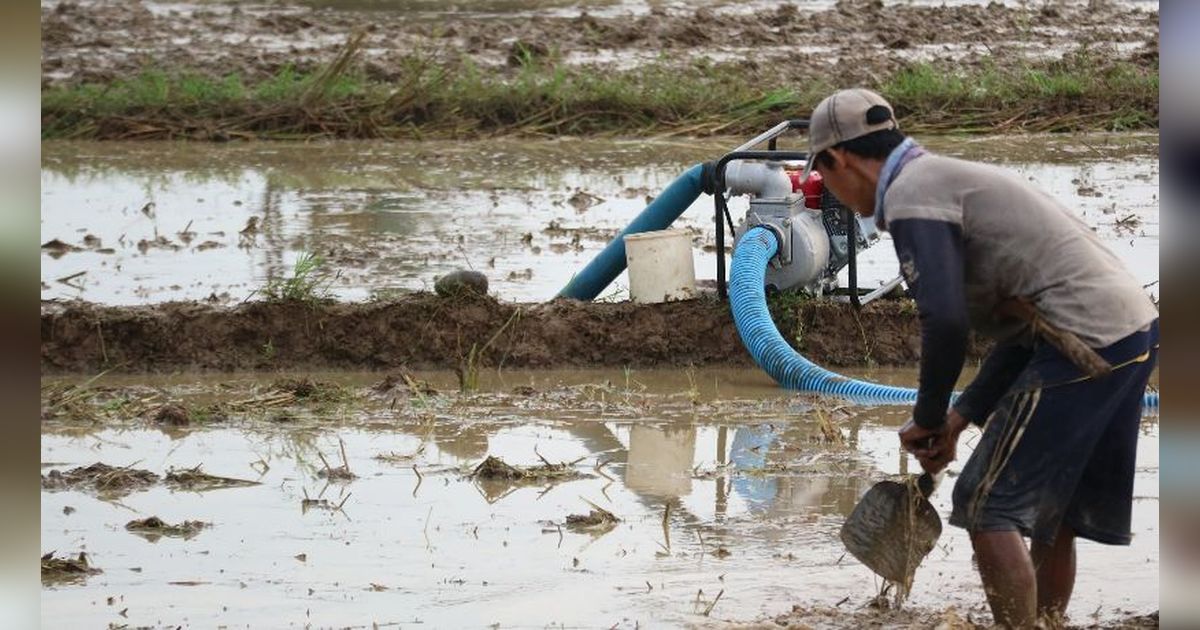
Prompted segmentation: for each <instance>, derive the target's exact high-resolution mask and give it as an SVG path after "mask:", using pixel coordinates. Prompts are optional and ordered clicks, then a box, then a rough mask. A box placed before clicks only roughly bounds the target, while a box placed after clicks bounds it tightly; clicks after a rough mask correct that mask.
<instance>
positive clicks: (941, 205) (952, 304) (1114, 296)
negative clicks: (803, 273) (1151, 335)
mask: <svg viewBox="0 0 1200 630" xmlns="http://www.w3.org/2000/svg"><path fill="white" fill-rule="evenodd" d="M883 200H884V202H883V205H884V208H886V212H885V213H884V215H883V216H884V218H885V223H884V225H883V227H884V229H886V230H887V231H888V232H890V233H891V235H892V239H893V242H894V244H895V247H896V255H897V257H898V258H899V260H900V268H901V272H902V273H903V275H904V277H905V280H906V281H907V283H908V287H909V290H910V292H911V293H912V294H913V297H914V299H915V300H916V302H917V309H918V311H919V313H920V319H921V373H920V387H919V391H918V395H917V403H916V407H915V409H914V411H913V417H914V419H915V421H916V422H917V424H919V425H921V426H923V427H927V428H936V427H938V426H940V425H941V424H942V422H943V420H944V417H945V412H946V409H947V406H948V403H949V399H950V394H951V392H952V391H953V388H954V384H955V381H957V380H958V376H959V374H960V373H961V371H962V366H963V361H964V359H965V356H966V346H967V334H968V331H969V329H971V328H974V329H975V330H977V331H979V332H981V333H983V334H986V335H988V336H991V337H993V338H995V339H997V340H998V341H999V343H998V344H997V347H996V348H995V350H993V352H992V353H991V355H989V357H988V358H987V359H986V360H985V361H984V363H983V365H982V366H981V369H980V373H979V375H978V376H977V377H976V379H975V380H974V381H973V382H972V383H971V385H970V386H968V387H967V389H966V390H965V391H964V392H963V394H962V396H961V397H960V398H959V399H958V401H957V402H956V404H955V408H956V409H957V410H958V411H959V412H960V413H961V414H962V415H963V416H964V417H966V418H967V419H968V420H971V421H972V422H975V423H979V424H982V423H983V422H984V420H986V417H987V415H988V414H990V412H991V409H992V407H993V406H994V405H995V403H996V401H997V400H998V399H999V398H1000V396H1001V395H1003V393H1004V391H1005V390H1007V389H1008V387H1009V385H1010V384H1011V383H1012V381H1013V379H1015V377H1016V375H1017V373H1018V372H1020V368H1021V367H1022V366H1023V365H1024V364H1025V362H1027V361H1028V359H1029V353H1030V351H1029V349H1028V347H1027V346H1023V345H1022V344H1021V343H1019V342H1018V341H1017V337H1018V333H1019V332H1021V331H1022V329H1024V328H1025V325H1024V323H1023V322H1019V321H1015V320H1003V319H998V318H997V317H995V315H994V309H995V308H996V306H997V304H998V303H999V302H1000V301H1002V300H1004V299H1007V298H1010V297H1025V298H1028V299H1030V300H1032V301H1033V303H1034V305H1035V306H1036V307H1037V310H1038V311H1039V312H1040V313H1041V315H1042V317H1044V318H1045V319H1046V321H1048V322H1049V323H1051V324H1053V325H1054V326H1057V327H1059V328H1061V329H1063V330H1066V331H1070V332H1073V333H1075V334H1076V335H1077V336H1078V337H1079V338H1080V339H1081V340H1083V341H1084V342H1085V343H1087V344H1088V345H1089V346H1091V347H1093V348H1102V347H1104V346H1107V345H1109V344H1112V343H1114V342H1116V341H1118V340H1120V339H1122V338H1123V337H1125V336H1127V335H1130V334H1132V333H1134V332H1136V331H1138V330H1142V329H1144V328H1145V327H1146V326H1148V325H1149V324H1150V323H1151V322H1152V321H1153V320H1154V319H1155V318H1156V317H1158V311H1157V309H1156V308H1155V306H1154V304H1153V303H1152V302H1151V301H1150V298H1149V297H1148V296H1147V295H1146V293H1145V291H1143V289H1142V287H1141V286H1140V285H1139V284H1138V283H1137V281H1136V280H1135V279H1134V278H1133V276H1132V275H1131V274H1130V273H1129V272H1128V271H1127V270H1126V269H1125V267H1124V265H1122V264H1121V262H1120V260H1119V259H1118V258H1117V257H1116V256H1115V255H1114V254H1113V253H1112V252H1111V251H1109V250H1108V248H1106V247H1105V246H1104V244H1103V243H1101V242H1100V240H1099V239H1098V238H1097V237H1096V235H1095V234H1094V233H1093V232H1092V230H1091V229H1090V228H1088V227H1087V225H1085V224H1084V223H1083V222H1082V221H1081V220H1079V219H1078V218H1077V217H1075V216H1074V215H1072V214H1071V213H1070V212H1069V211H1068V210H1067V209H1066V208H1065V207H1064V206H1063V205H1062V204H1060V203H1058V202H1057V201H1055V200H1054V199H1053V198H1052V197H1050V196H1049V195H1047V194H1045V193H1043V192H1041V191H1039V190H1037V189H1036V188H1034V187H1033V186H1031V185H1029V183H1027V182H1025V181H1024V180H1022V179H1020V178H1018V177H1016V176H1015V175H1014V174H1012V173H1010V172H1008V171H1005V170H1003V169H1000V168H997V167H994V166H989V165H985V164H978V163H974V162H967V161H964V160H958V159H954V158H949V157H945V156H940V155H934V154H928V153H926V154H924V155H919V156H918V157H915V158H913V159H911V160H909V161H908V162H907V163H906V164H905V165H904V166H903V168H902V169H901V170H900V171H899V173H898V174H896V175H895V178H894V179H893V180H892V182H891V183H890V185H889V186H888V187H887V190H886V192H885V193H884V197H883ZM879 211H880V209H879V208H877V209H876V212H879Z"/></svg>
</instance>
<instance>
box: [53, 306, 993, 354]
mask: <svg viewBox="0 0 1200 630" xmlns="http://www.w3.org/2000/svg"><path fill="white" fill-rule="evenodd" d="M776 310H777V312H776V313H775V320H776V322H778V323H779V327H780V329H781V330H782V331H783V334H784V337H785V338H786V339H788V340H789V343H793V344H795V343H797V342H796V339H797V338H799V344H798V345H799V347H800V349H801V350H802V351H803V352H804V354H805V355H806V356H808V357H809V358H811V359H812V360H814V361H816V362H817V363H819V364H823V365H830V366H856V365H866V364H876V365H912V364H914V362H915V361H917V359H918V357H919V352H920V343H919V330H918V324H917V318H916V314H915V312H914V311H913V309H912V306H911V305H910V304H909V303H907V302H902V301H879V302H875V303H872V304H869V305H868V306H867V307H865V308H864V309H863V310H862V311H861V312H860V313H858V314H857V316H856V314H855V312H854V311H853V310H852V309H851V308H850V307H849V306H848V305H843V304H836V303H830V302H821V301H816V302H805V303H802V304H800V305H799V306H798V307H789V308H788V309H784V308H783V307H779V308H777V309H776ZM41 338H42V372H43V373H46V374H55V373H69V372H85V373H86V372H97V371H100V370H106V369H113V370H116V371H122V372H143V371H151V372H153V371H170V370H181V369H201V370H218V371H223V370H278V369H287V370H308V369H312V370H315V369H379V370H382V369H389V368H394V367H398V366H407V367H410V368H414V369H464V368H469V367H471V366H472V361H473V365H474V366H475V367H484V368H495V367H497V366H502V367H512V368H550V367H584V366H591V367H601V366H614V367H615V366H629V367H653V366H681V365H688V364H693V365H698V366H700V365H749V364H750V363H751V360H750V357H749V355H748V354H747V353H746V350H745V349H744V348H743V347H742V344H741V341H740V339H739V338H738V334H737V331H736V329H735V328H734V325H733V320H732V318H731V316H730V314H729V309H728V307H727V306H726V305H725V304H723V303H720V302H718V301H716V300H715V299H711V298H708V299H699V300H693V301H689V302H675V303H670V304H661V305H652V306H639V305H634V304H631V303H581V302H575V301H569V300H556V301H553V302H548V303H545V304H513V303H504V302H498V301H496V300H493V299H490V298H476V299H457V298H456V299H446V298H439V297H437V296H435V295H432V294H424V293H422V294H414V295H412V296H409V297H406V298H403V299H400V300H397V301H392V302H379V303H374V302H372V303H364V304H320V305H312V304H306V303H278V302H277V303H268V302H261V303H247V304H243V305H240V306H237V307H232V308H230V307H219V306H211V305H207V304H202V303H198V302H175V303H167V304H159V305H153V306H136V307H117V306H101V305H96V304H91V303H86V302H47V303H44V304H43V306H42V315H41ZM472 348H474V351H473V350H472ZM984 350H985V345H984V343H983V342H982V341H979V340H977V341H975V342H974V343H973V344H972V348H971V356H972V357H979V356H982V354H983V352H984ZM473 355H474V356H475V359H474V360H472V358H471V357H472V356H473Z"/></svg>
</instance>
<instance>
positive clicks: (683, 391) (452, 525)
mask: <svg viewBox="0 0 1200 630" xmlns="http://www.w3.org/2000/svg"><path fill="white" fill-rule="evenodd" d="M422 376H424V377H428V378H430V379H431V381H432V382H433V383H434V384H435V385H438V386H441V385H442V384H444V383H446V382H448V378H449V377H448V375H436V374H435V375H422ZM885 376H887V377H888V378H889V379H891V380H895V381H900V382H903V381H909V382H911V381H912V380H914V378H915V374H913V373H911V372H910V373H904V372H890V373H889V374H887V375H885ZM318 377H319V378H321V379H327V380H336V381H338V382H341V383H343V384H346V385H365V384H367V383H370V382H373V381H374V380H377V378H378V377H377V375H356V374H340V375H318ZM261 378H262V377H254V376H246V377H238V376H233V377H224V378H222V379H221V380H220V382H217V380H216V379H214V378H211V377H197V376H187V375H184V376H174V377H150V378H146V377H139V378H137V379H133V380H128V382H123V381H121V380H113V381H106V383H107V384H108V385H110V386H119V385H123V384H132V383H135V382H136V383H137V384H140V385H143V386H149V387H152V388H155V389H156V390H158V391H160V392H165V393H168V394H170V395H172V396H179V397H184V398H186V397H188V396H199V397H210V398H211V397H214V396H215V397H222V396H224V397H226V398H238V397H242V396H245V393H246V392H245V390H246V388H248V387H253V386H254V385H255V384H256V379H261ZM489 378H493V379H495V378H496V377H495V376H494V375H492V376H490V377H489ZM581 383H590V384H587V385H583V384H581ZM515 385H527V386H530V387H532V388H533V393H530V392H528V391H525V392H521V393H509V392H511V391H512V387H514V386H515ZM489 388H490V389H489ZM361 391H366V390H361ZM222 392H223V393H222ZM813 405H814V401H812V400H811V399H805V398H800V397H795V396H788V395H786V394H781V393H780V392H779V390H777V389H775V388H774V387H773V386H772V385H771V384H770V383H769V381H768V380H767V379H766V378H765V377H764V376H763V375H762V374H761V373H759V372H757V371H744V372H739V371H729V370H718V371H698V372H691V373H682V374H681V373H680V372H678V371H676V372H653V371H638V372H634V373H623V372H620V371H596V372H587V373H585V372H570V373H552V372H537V373H508V374H506V375H505V376H504V379H503V381H500V380H494V382H492V383H488V384H486V387H485V391H483V392H481V393H478V394H473V395H464V396H460V395H456V394H448V393H444V394H427V395H423V396H420V397H416V396H414V397H411V398H410V397H406V396H401V397H400V398H399V399H398V400H397V401H396V402H390V401H389V400H387V397H384V398H383V399H380V400H378V401H376V402H375V403H370V404H356V405H352V406H350V407H334V408H322V409H319V410H315V411H314V410H312V409H310V410H308V411H296V412H295V413H291V414H289V415H290V416H291V417H292V418H293V419H292V421H290V422H286V423H281V422H278V421H272V420H270V419H266V418H252V417H246V418H233V419H231V420H230V421H228V422H227V423H225V424H223V425H213V426H211V427H208V428H196V429H171V430H169V431H162V430H159V429H155V428H150V427H149V426H148V425H147V424H146V423H145V422H143V421H138V420H134V419H130V420H129V421H128V422H120V421H118V422H114V423H107V424H104V425H99V426H83V425H80V424H77V423H71V422H65V421H51V422H46V423H44V424H43V440H42V460H43V462H44V464H43V469H44V470H46V469H49V468H67V467H72V466H75V465H86V464H90V463H92V462H95V461H103V462H106V463H110V464H114V465H127V464H134V463H136V467H138V468H146V469H149V470H152V471H154V472H158V473H160V474H161V473H162V472H164V471H166V470H167V469H169V468H171V467H191V466H195V465H196V464H198V463H203V465H204V469H205V470H206V471H208V472H210V473H213V474H217V475H224V476H230V477H238V478H246V479H252V480H256V481H259V482H261V483H260V485H257V486H253V487H249V488H235V489H225V490H215V491H210V492H205V493H195V492H182V491H175V492H173V491H170V490H167V489H165V488H163V487H154V488H152V489H149V490H147V491H143V492H136V493H133V494H130V495H128V496H126V497H123V498H121V499H119V500H100V499H98V498H96V497H95V496H93V495H91V494H84V493H80V492H74V491H62V492H43V494H42V507H41V510H42V512H41V518H42V547H43V551H49V550H52V549H54V550H59V551H60V553H68V552H74V551H78V550H86V551H87V552H88V553H89V554H90V556H91V559H92V562H93V564H94V565H95V566H98V567H100V568H101V569H103V571H104V573H102V574H99V575H96V576H94V577H91V578H89V579H88V580H87V581H86V582H84V583H81V584H63V585H56V586H49V587H47V588H45V589H43V592H42V615H43V619H44V620H46V621H47V622H48V623H51V624H52V625H56V626H63V627H76V626H80V625H94V624H96V623H98V622H99V623H103V622H105V621H112V622H117V623H129V624H130V625H134V626H136V625H144V624H153V625H162V624H166V625H174V624H189V625H195V626H210V625H214V624H216V623H220V624H225V625H229V626H232V625H241V624H249V625H251V626H263V625H270V626H284V625H302V624H303V625H309V624H311V625H313V626H339V627H371V624H373V623H378V624H380V625H381V626H382V625H384V624H388V623H391V624H397V625H402V626H403V625H409V624H415V623H422V624H424V625H427V626H429V627H460V626H483V625H490V624H500V625H501V627H511V626H522V627H526V626H528V627H545V626H546V625H549V624H554V625H558V624H563V625H566V626H575V627H612V626H614V625H616V626H618V627H631V628H632V627H638V626H642V627H646V626H649V627H661V626H665V625H670V626H679V625H684V624H698V625H705V624H706V623H708V622H712V621H713V620H720V619H732V620H739V621H750V620H754V619H757V618H761V617H763V616H767V615H773V614H778V613H781V612H785V611H787V610H789V609H790V608H791V606H792V604H795V603H802V604H805V605H813V604H825V605H829V606H833V605H837V604H839V603H840V605H841V606H842V607H844V608H846V609H858V608H860V607H861V606H863V605H864V604H865V603H866V602H867V601H868V600H869V599H870V598H871V596H872V595H873V594H874V593H875V592H876V589H877V587H878V584H877V582H876V581H875V580H874V579H873V577H872V576H871V574H870V573H869V571H868V570H867V569H865V568H864V567H862V566H860V565H858V564H857V563H856V562H855V561H854V560H853V559H851V558H849V557H847V556H845V555H844V554H843V551H842V548H841V545H840V543H839V542H838V540H837V529H838V527H839V526H840V524H841V522H842V520H843V519H844V518H845V516H846V515H847V514H848V513H849V511H850V509H851V508H852V507H853V505H854V502H855V501H856V499H857V497H858V496H859V495H860V494H861V493H862V492H864V491H865V489H866V488H867V487H868V486H869V484H870V483H872V482H873V481H874V480H876V479H879V478H881V477H883V476H885V475H889V474H895V473H898V472H902V471H905V470H908V469H909V467H910V466H912V465H913V464H912V462H909V461H906V460H905V459H904V458H903V457H901V455H900V453H899V450H898V448H897V445H896V440H895V433H894V431H895V427H896V425H897V424H898V423H899V422H900V421H902V420H903V419H904V415H905V412H906V410H905V409H900V408H888V407H876V408H854V409H841V410H831V409H829V408H828V407H823V408H822V411H821V412H820V413H821V414H825V416H826V417H830V418H832V419H833V420H834V422H835V423H836V425H837V427H838V430H839V432H840V434H841V435H842V437H843V439H844V440H845V442H846V445H845V446H838V445H833V444H829V443H827V442H822V441H821V439H820V437H819V436H820V435H821V433H820V431H819V429H818V412H817V411H816V410H815V409H816V408H814V406H813ZM974 439H975V438H974V436H969V437H968V438H967V439H966V443H967V444H968V445H970V444H973V443H974ZM339 440H340V441H341V442H342V443H343V444H344V447H345V451H346V453H347V457H348V460H349V466H350V469H351V470H352V471H353V472H354V473H355V474H356V475H357V476H358V477H357V479H355V480H353V481H349V482H347V483H333V484H328V483H326V480H325V479H323V478H321V477H319V476H318V472H319V471H320V470H322V468H323V465H322V464H321V463H320V456H319V455H318V452H320V453H322V454H324V455H325V456H326V457H327V458H329V459H331V460H332V461H333V462H335V463H336V462H340V458H339V457H338V456H337V455H336V453H338V451H339ZM1157 451H1158V425H1157V423H1156V422H1153V421H1151V422H1148V423H1147V424H1146V425H1145V427H1144V430H1143V435H1142V440H1141V443H1140V451H1139V464H1138V465H1139V472H1138V477H1137V482H1136V487H1135V490H1134V492H1135V495H1136V496H1137V500H1136V501H1135V505H1134V530H1135V532H1136V535H1135V538H1134V542H1133V545H1132V546H1130V547H1128V548H1100V547H1099V546H1094V545H1089V544H1083V545H1081V548H1080V561H1079V565H1080V567H1081V571H1080V576H1079V581H1078V584H1077V587H1076V597H1075V599H1074V601H1073V603H1072V608H1071V611H1070V612H1071V614H1072V615H1073V616H1074V618H1075V620H1076V621H1077V622H1084V621H1091V620H1092V619H1101V620H1103V619H1109V618H1112V617H1115V616H1119V615H1120V614H1122V612H1121V611H1135V612H1146V611H1151V610H1155V609H1157V606H1158V604H1157V599H1158V597H1157V592H1158V562H1159V555H1158V545H1157V540H1158V460H1157ZM489 454H490V455H497V456H500V457H503V458H504V459H505V460H506V461H508V462H509V463H512V464H517V465H525V466H531V465H536V464H538V463H539V455H540V456H541V457H544V458H546V459H547V460H549V461H551V462H574V468H575V469H576V470H578V471H579V472H581V473H584V474H586V475H589V476H588V477H585V478H582V479H579V480H575V481H565V482H559V483H554V484H545V483H543V484H534V485H527V486H526V485H517V486H509V485H505V484H503V483H484V482H481V481H475V480H472V479H470V478H468V477H467V476H466V475H465V473H466V472H468V471H469V470H470V469H471V468H472V467H473V466H474V465H476V464H477V463H479V462H480V461H481V460H482V459H483V458H484V457H485V456H486V455H489ZM379 456H387V457H390V459H388V460H383V459H377V457H379ZM602 462H603V465H602V466H600V467H599V468H598V467H597V465H598V464H600V463H602ZM263 464H266V465H265V466H264V465H263ZM414 466H415V467H416V469H415V470H414ZM956 469H957V465H956V467H955V468H954V469H952V470H956ZM418 472H419V473H420V474H418ZM949 494H950V492H949V490H948V488H943V489H942V490H941V491H940V492H939V493H938V494H937V495H936V499H935V503H936V505H937V507H938V510H939V512H940V513H941V514H942V516H943V518H945V517H946V516H947V514H948V510H949ZM306 496H307V497H309V498H313V499H316V498H318V497H319V498H321V499H325V500H328V501H329V502H330V503H331V504H334V505H337V504H341V506H342V511H330V510H324V509H319V508H318V509H310V510H308V511H304V510H302V508H301V501H302V500H303V499H304V498H305V497H306ZM585 500H586V501H590V502H593V503H595V504H596V505H598V506H600V507H602V508H604V509H606V510H609V511H611V512H612V513H613V514H615V515H616V516H618V517H619V518H620V519H622V520H621V522H620V523H618V524H617V525H616V526H615V527H613V528H612V529H611V530H608V531H592V532H577V531H573V530H572V529H570V528H568V527H566V526H564V525H563V523H564V521H565V519H566V516H567V515H569V514H581V513H587V512H588V511H589V509H590V507H589V504H588V503H587V502H586V501H585ZM343 501H344V503H343ZM667 505H670V509H669V511H667V512H666V518H665V525H664V511H665V510H666V509H667V508H666V506H667ZM68 506H69V507H70V508H72V510H66V508H67V507H68ZM68 511H69V512H70V513H69V514H68V513H66V512H68ZM151 515H157V516H159V517H161V518H163V519H164V520H166V521H168V522H178V521H183V520H196V519H198V520H202V521H207V522H210V523H212V527H210V528H208V529H205V530H203V531H201V532H200V533H199V534H198V535H196V536H195V537H193V538H190V539H178V538H162V539H160V540H158V541H156V542H150V541H148V540H146V539H144V538H142V537H139V536H136V535H133V534H131V533H129V532H127V531H125V530H124V528H123V525H124V523H126V522H128V521H129V520H132V519H134V518H145V517H147V516H151ZM560 527H561V530H562V533H561V535H560V533H559V531H560ZM970 558H971V552H970V546H969V543H968V542H967V540H966V539H965V537H964V536H963V535H962V533H961V532H960V531H959V530H957V529H954V528H947V530H946V533H945V534H944V535H943V537H942V539H941V541H940V545H939V548H938V549H935V550H934V552H933V553H932V554H931V555H930V557H929V558H928V559H927V561H926V563H925V564H924V565H923V566H922V567H921V569H920V571H919V572H918V574H917V576H916V586H915V589H914V593H913V596H912V600H911V605H913V606H918V607H925V608H930V609H934V610H941V609H944V608H945V607H947V606H951V605H955V606H958V607H959V610H960V611H966V612H972V613H973V614H978V611H979V610H980V607H981V605H982V602H983V595H982V593H981V592H980V591H979V589H978V587H977V586H976V585H975V578H974V577H973V574H972V570H971V560H970ZM1112 575H1121V576H1122V579H1121V580H1119V581H1114V580H1112V579H1111V576H1112ZM718 595H719V596H720V599H719V600H717V597H718ZM109 598H111V599H109ZM714 601H715V602H716V603H715V604H714ZM110 602H111V603H110ZM710 606H711V611H710V613H709V614H710V616H709V617H705V616H704V614H703V613H704V611H705V610H706V609H709V608H710Z"/></svg>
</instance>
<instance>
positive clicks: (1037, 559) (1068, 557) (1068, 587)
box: [1030, 525, 1075, 622]
mask: <svg viewBox="0 0 1200 630" xmlns="http://www.w3.org/2000/svg"><path fill="white" fill-rule="evenodd" d="M1031 546H1032V549H1031V550H1030V551H1031V554H1032V556H1033V566H1034V567H1035V570H1036V572H1037V609H1038V616H1039V617H1042V618H1044V619H1048V620H1052V621H1054V622H1061V621H1062V620H1064V619H1065V618H1066V614H1067V604H1068V603H1070V601H1071V591H1073V590H1074V589H1075V532H1074V530H1072V529H1071V528H1070V527H1068V526H1067V525H1063V526H1062V527H1060V528H1059V529H1058V536H1057V538H1055V540H1054V544H1053V545H1047V544H1045V543H1037V542H1035V543H1033V544H1032V545H1031Z"/></svg>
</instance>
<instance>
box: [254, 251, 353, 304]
mask: <svg viewBox="0 0 1200 630" xmlns="http://www.w3.org/2000/svg"><path fill="white" fill-rule="evenodd" d="M324 267H325V259H324V258H323V257H321V256H319V255H317V254H314V253H312V252H305V253H303V254H301V255H300V257H299V258H297V259H296V263H295V265H293V266H292V275H291V276H290V277H287V278H271V279H269V280H267V284H266V286H264V287H263V288H262V289H261V293H262V295H263V297H264V298H266V300H267V301H269V302H323V301H327V300H329V285H330V284H332V283H333V281H334V280H335V279H336V278H337V276H336V274H333V275H331V274H330V273H329V272H328V271H326V270H325V268H324Z"/></svg>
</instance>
